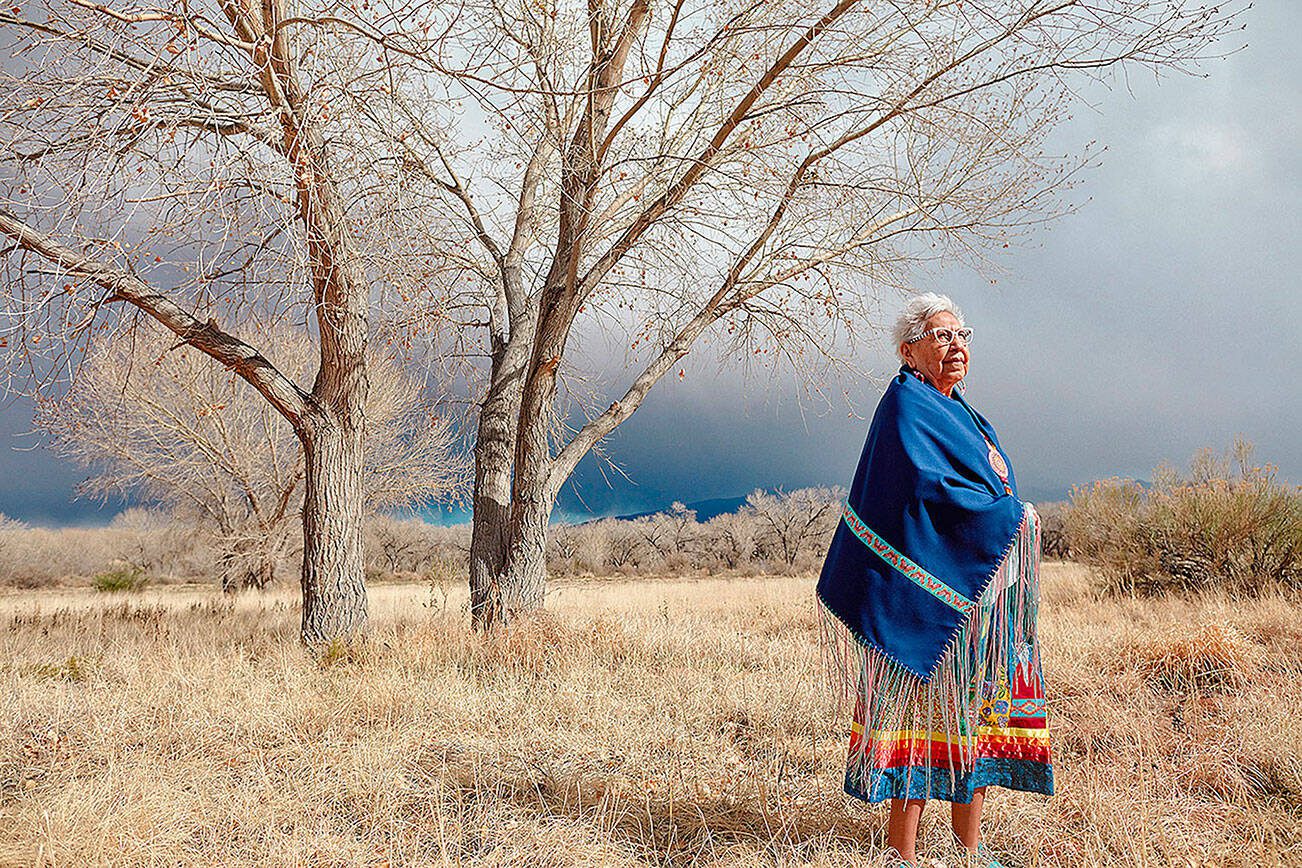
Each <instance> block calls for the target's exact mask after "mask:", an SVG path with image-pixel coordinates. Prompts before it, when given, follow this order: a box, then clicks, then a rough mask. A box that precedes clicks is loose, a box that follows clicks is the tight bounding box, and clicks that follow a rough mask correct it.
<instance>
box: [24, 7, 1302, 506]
mask: <svg viewBox="0 0 1302 868" xmlns="http://www.w3.org/2000/svg"><path fill="white" fill-rule="evenodd" d="M1244 20H1245V21H1246V23H1247V30H1246V31H1242V32H1240V33H1239V34H1236V38H1235V39H1233V40H1231V41H1230V42H1229V43H1227V44H1226V46H1225V47H1226V48H1229V47H1233V46H1234V45H1238V44H1242V43H1243V42H1246V43H1247V45H1248V47H1247V48H1246V49H1244V50H1243V51H1240V52H1238V53H1237V54H1234V55H1233V56H1231V57H1229V58H1226V59H1224V60H1220V61H1211V62H1208V63H1206V64H1204V66H1203V70H1204V71H1205V72H1208V73H1210V76H1209V77H1208V78H1195V77H1188V76H1184V75H1179V74H1171V75H1164V77H1163V78H1162V79H1161V80H1160V81H1155V80H1154V79H1153V77H1152V75H1151V74H1145V73H1132V75H1131V77H1130V78H1129V80H1128V81H1126V80H1122V79H1118V80H1116V81H1115V82H1114V83H1113V85H1112V87H1111V88H1110V89H1109V88H1102V87H1095V88H1092V89H1091V90H1089V91H1088V92H1086V93H1084V94H1083V95H1082V96H1083V98H1084V100H1085V101H1087V102H1088V103H1090V104H1092V106H1093V107H1092V108H1091V107H1090V106H1089V105H1087V104H1086V102H1085V101H1083V102H1082V103H1081V106H1080V109H1079V110H1078V111H1076V112H1075V116H1074V118H1073V119H1072V120H1071V121H1070V122H1068V123H1067V124H1065V125H1064V126H1063V127H1062V128H1060V130H1059V131H1058V132H1057V134H1056V135H1055V137H1054V139H1053V141H1052V144H1053V145H1054V147H1055V148H1056V149H1058V150H1062V151H1063V152H1076V153H1079V152H1080V150H1081V149H1082V147H1083V146H1084V144H1085V143H1086V142H1088V141H1090V140H1092V139H1097V140H1098V141H1099V142H1101V143H1104V144H1106V145H1107V148H1108V149H1107V151H1106V152H1105V153H1103V154H1102V157H1101V159H1102V164H1101V165H1100V166H1098V167H1096V168H1093V169H1091V170H1089V171H1088V172H1087V173H1086V175H1085V178H1084V182H1083V183H1082V184H1081V185H1080V186H1079V187H1078V188H1077V189H1076V190H1074V191H1073V192H1072V193H1071V194H1069V195H1070V196H1071V198H1072V199H1073V200H1074V201H1077V202H1080V203H1081V207H1080V210H1079V211H1077V212H1076V213H1074V214H1071V215H1068V216H1066V217H1064V218H1062V219H1060V220H1058V221H1055V222H1054V223H1052V224H1050V225H1049V226H1048V227H1042V228H1040V229H1038V230H1037V231H1036V234H1035V236H1034V238H1033V239H1032V240H1031V241H1030V242H1029V243H1028V244H1026V245H1024V246H1022V247H1020V248H1014V249H1010V250H1008V251H1005V252H1004V254H1003V255H1002V256H1001V258H1000V260H999V262H1000V264H1001V265H1002V266H1003V267H1004V268H1006V269H1007V270H1008V274H1006V275H1004V276H1003V277H1001V278H1000V280H999V282H998V283H997V284H995V285H990V284H989V283H988V282H987V281H985V280H984V279H982V278H981V277H980V276H978V275H975V274H972V273H969V272H966V271H960V270H954V271H950V272H947V273H945V274H942V275H939V276H933V277H931V278H928V279H927V282H926V283H925V284H920V285H919V287H918V288H919V289H933V290H936V291H939V292H945V293H947V294H949V295H951V296H952V297H953V298H954V299H955V301H956V302H958V304H959V305H960V306H961V307H962V308H963V310H964V312H965V314H966V316H967V320H968V323H969V324H970V325H972V326H973V327H974V328H975V329H976V332H977V338H976V341H975V342H974V345H973V348H972V351H973V362H972V372H971V374H970V376H969V381H968V382H969V390H968V393H967V397H968V399H969V400H970V401H971V402H972V403H973V404H974V405H975V406H976V407H977V408H978V409H980V410H981V411H982V412H983V413H985V415H986V416H988V417H989V418H990V419H991V421H992V422H993V423H994V425H995V427H996V429H997V430H998V431H999V433H1000V438H1001V440H1002V442H1003V444H1004V446H1005V447H1006V450H1007V451H1008V453H1009V455H1010V456H1011V458H1012V460H1013V464H1014V468H1015V470H1016V472H1017V476H1018V481H1019V483H1020V486H1021V489H1022V490H1021V493H1022V495H1023V497H1027V498H1033V499H1040V500H1044V499H1049V500H1053V499H1060V498H1062V497H1064V496H1065V495H1066V493H1067V491H1068V489H1069V487H1070V486H1071V485H1072V484H1075V483H1080V482H1087V481H1089V480H1092V479H1095V478H1099V477H1103V476H1112V475H1120V476H1132V477H1137V478H1147V477H1148V476H1149V474H1150V473H1151V471H1152V468H1153V467H1154V466H1155V465H1157V464H1158V463H1159V462H1162V461H1169V462H1173V463H1177V464H1181V465H1183V464H1185V463H1186V462H1187V460H1188V459H1189V457H1190V456H1191V455H1192V454H1193V452H1194V451H1195V450H1196V449H1198V448H1200V447H1203V446H1215V447H1218V448H1225V447H1227V446H1228V445H1229V444H1230V442H1231V440H1232V439H1233V437H1234V435H1235V434H1243V435H1245V436H1247V437H1248V438H1249V439H1250V440H1252V441H1253V442H1255V443H1256V445H1257V452H1258V456H1259V457H1260V458H1262V459H1265V460H1268V461H1271V462H1273V463H1275V464H1277V465H1278V466H1279V468H1280V471H1281V475H1282V476H1283V477H1285V478H1286V479H1288V480H1290V481H1292V482H1302V437H1300V436H1299V434H1298V432H1299V430H1302V386H1299V384H1298V380H1297V376H1298V371H1299V365H1298V357H1299V355H1300V354H1302V339H1300V338H1299V330H1300V329H1302V286H1300V285H1299V283H1300V281H1299V276H1298V275H1299V271H1300V267H1302V247H1300V246H1299V243H1298V242H1299V219H1298V201H1299V198H1302V52H1299V51H1298V50H1297V42H1296V40H1297V36H1298V34H1299V33H1302V3H1296V2H1290V0H1266V2H1259V3H1257V5H1256V6H1254V8H1252V9H1251V10H1249V11H1248V12H1247V13H1246V15H1245V18H1244ZM896 308H898V305H897V306H896ZM861 362H862V363H863V364H864V365H867V366H869V367H872V368H874V369H875V370H877V371H880V372H881V373H882V375H883V376H886V375H888V374H889V373H890V372H891V371H893V370H894V367H895V365H894V362H893V361H892V356H891V355H890V353H889V350H888V349H887V348H885V347H879V348H878V349H877V350H876V351H873V350H867V351H866V355H865V356H864V357H863V358H862V359H861ZM865 399H866V400H864V401H861V402H860V403H861V405H863V404H866V412H871V409H872V405H873V404H874V403H875V401H876V394H875V393H873V394H869V395H866V396H865ZM815 409H816V408H815ZM29 427H30V407H29V406H27V405H25V404H23V403H13V404H10V405H8V406H6V407H4V408H3V409H0V512H3V513H5V514H6V515H9V516H12V517H14V518H19V519H23V520H26V521H30V522H33V523H39V524H67V523H78V524H84V523H102V522H105V521H107V520H109V519H110V518H111V516H112V514H113V513H114V512H115V511H116V510H117V509H118V508H120V507H119V505H117V504H110V505H108V506H107V507H101V506H100V505H99V504H95V503H86V502H75V501H73V500H72V489H73V486H74V485H75V483H76V481H77V480H78V479H79V478H81V476H82V475H83V472H82V471H80V470H78V469H77V468H74V467H70V466H68V465H67V464H65V463H64V462H61V461H60V460H59V459H57V458H56V457H54V456H52V455H50V454H48V453H47V452H46V451H44V450H42V449H41V448H39V445H36V446H35V448H32V447H33V445H34V444H36V441H35V440H34V439H33V438H32V437H28V436H22V432H24V431H26V430H28V428H29ZM866 428H867V421H866V420H865V419H860V418H848V417H847V415H846V413H845V411H844V410H843V409H842V410H840V411H836V412H826V411H824V412H823V413H822V414H821V415H819V414H818V413H817V412H812V411H811V410H805V411H803V412H802V408H801V406H800V404H799V402H798V401H797V400H796V391H795V389H794V387H793V386H792V385H791V383H790V381H789V379H787V378H779V379H778V380H777V381H772V380H769V379H763V380H757V379H754V378H752V379H750V380H747V379H746V378H744V377H743V376H742V375H741V374H739V373H736V372H726V373H723V374H719V373H717V372H716V371H715V365H714V363H713V362H712V361H707V360H705V359H699V360H696V361H695V362H693V363H691V364H689V365H688V367H687V376H686V377H685V378H684V379H682V380H681V381H680V380H678V379H677V378H667V379H666V381H665V382H663V383H661V384H660V385H659V386H657V387H656V389H654V390H652V393H651V395H650V396H649V397H648V399H647V401H646V403H645V404H644V405H643V407H642V409H641V410H639V411H638V412H637V413H636V414H635V415H634V416H633V418H632V419H631V420H629V421H628V422H627V423H625V424H624V426H623V427H622V428H621V429H619V431H617V432H616V433H615V434H614V435H613V436H612V437H611V438H610V440H609V441H608V445H607V452H608V453H609V455H610V457H611V459H612V460H613V461H614V462H615V463H617V464H618V465H619V467H620V469H621V470H622V474H623V475H619V474H612V472H611V471H610V469H609V468H608V467H602V466H601V465H600V464H599V463H598V462H596V461H594V460H591V459H585V461H584V462H583V464H581V465H580V469H579V472H578V473H576V475H575V478H574V480H573V482H572V483H571V484H570V485H568V486H567V487H566V489H565V492H564V494H563V495H562V500H561V504H560V511H561V513H562V514H563V515H566V516H570V515H574V514H578V513H582V512H586V511H588V510H591V511H592V512H595V513H598V514H608V513H613V512H629V511H636V510H641V509H646V508H654V507H659V506H663V505H665V504H667V503H669V502H670V501H673V500H683V501H693V500H700V499H705V498H711V497H726V496H733V495H741V494H745V493H746V492H748V491H750V490H752V489H754V488H757V487H766V488H776V487H785V488H794V487H799V486H805V485H846V484H848V482H849V480H850V477H851V475H852V474H853V472H854V464H855V461H856V460H857V458H858V455H859V451H860V449H861V448H862V446H863V439H864V434H865V432H866ZM625 476H626V477H627V478H624V477H625Z"/></svg>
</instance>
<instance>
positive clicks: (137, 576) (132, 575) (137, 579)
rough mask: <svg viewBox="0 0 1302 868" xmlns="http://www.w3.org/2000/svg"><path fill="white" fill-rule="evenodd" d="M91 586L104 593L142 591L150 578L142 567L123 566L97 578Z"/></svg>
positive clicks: (103, 573)
mask: <svg viewBox="0 0 1302 868" xmlns="http://www.w3.org/2000/svg"><path fill="white" fill-rule="evenodd" d="M91 584H92V585H93V586H94V588H95V590H97V591H102V592H104V593H117V592H120V591H141V590H144V588H145V587H146V586H147V585H148V584H149V576H148V575H146V574H145V571H144V570H142V569H141V568H140V567H136V566H132V565H131V564H122V565H120V566H118V567H117V568H116V569H112V570H107V571H105V572H102V573H100V574H99V575H97V576H95V578H94V580H93V581H92V582H91Z"/></svg>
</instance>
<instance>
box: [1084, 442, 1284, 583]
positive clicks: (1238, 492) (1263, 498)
mask: <svg viewBox="0 0 1302 868" xmlns="http://www.w3.org/2000/svg"><path fill="white" fill-rule="evenodd" d="M1252 451H1253V450H1252V446H1251V444H1249V443H1248V442H1247V441H1245V440H1242V439H1238V440H1236V441H1235V444H1234V447H1233V449H1232V450H1231V451H1230V454H1229V455H1228V456H1225V457H1221V456H1217V455H1216V454H1215V453H1214V452H1212V451H1211V450H1208V449H1204V450H1202V451H1200V452H1199V453H1198V454H1197V455H1196V456H1195V457H1194V460H1193V462H1192V465H1191V467H1190V471H1189V473H1187V474H1183V473H1180V472H1179V471H1177V470H1175V469H1173V468H1170V467H1159V468H1158V469H1157V470H1156V471H1155V472H1154V481H1153V484H1152V486H1151V487H1149V488H1145V487H1144V486H1143V485H1141V484H1140V483H1138V482H1135V481H1133V480H1121V479H1107V480H1100V481H1098V482H1095V483H1093V484H1092V485H1090V486H1086V487H1077V488H1076V489H1074V490H1073V491H1072V496H1071V504H1070V506H1069V507H1068V508H1067V509H1066V510H1065V512H1064V515H1063V521H1064V524H1065V538H1066V544H1067V546H1068V547H1069V549H1070V551H1071V552H1072V555H1073V556H1074V557H1076V558H1077V559H1079V560H1081V561H1083V562H1085V563H1088V564H1091V565H1093V566H1096V567H1098V568H1099V569H1100V571H1101V574H1102V575H1103V576H1104V579H1105V581H1106V582H1107V584H1108V586H1109V587H1110V588H1112V589H1128V590H1136V591H1158V590H1163V589H1167V588H1177V589H1181V590H1192V589H1202V588H1223V589H1225V590H1228V591H1231V592H1235V593H1257V592H1260V591H1262V590H1267V589H1271V588H1279V587H1287V588H1300V587H1302V489H1299V488H1298V487H1296V486H1286V485H1284V484H1282V483H1280V482H1279V481H1277V479H1276V469H1275V467H1273V466H1272V465H1269V464H1265V465H1257V464H1253V463H1252V460H1251V459H1252Z"/></svg>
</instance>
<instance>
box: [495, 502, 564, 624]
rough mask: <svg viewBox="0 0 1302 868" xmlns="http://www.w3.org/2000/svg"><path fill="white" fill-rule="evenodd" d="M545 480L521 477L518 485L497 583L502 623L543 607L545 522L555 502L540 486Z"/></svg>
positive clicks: (545, 551)
mask: <svg viewBox="0 0 1302 868" xmlns="http://www.w3.org/2000/svg"><path fill="white" fill-rule="evenodd" d="M544 480H545V477H544ZM544 480H537V479H527V480H523V483H524V484H523V485H520V486H519V487H518V488H517V495H516V502H515V509H514V510H513V513H512V516H511V524H510V534H509V537H510V543H511V544H510V546H509V548H508V549H507V553H506V562H505V564H503V566H502V575H501V578H500V580H499V583H498V584H499V595H500V610H501V614H500V617H501V619H502V621H503V622H504V623H510V621H511V620H512V619H513V618H515V617H516V616H517V615H520V614H525V613H528V612H533V611H535V610H537V609H541V608H542V604H543V592H544V591H545V590H546V588H547V522H548V520H549V519H550V518H551V514H552V506H553V504H554V498H552V497H551V496H549V495H548V494H547V493H546V491H545V490H544V489H543V483H544ZM535 492H536V496H535ZM521 494H523V497H522V496H521Z"/></svg>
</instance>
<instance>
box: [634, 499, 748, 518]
mask: <svg viewBox="0 0 1302 868" xmlns="http://www.w3.org/2000/svg"><path fill="white" fill-rule="evenodd" d="M745 503H746V495H744V494H743V495H742V496H741V497H712V498H710V499H709V500H694V501H692V502H691V503H687V504H684V506H686V507H687V508H688V509H690V510H694V511H695V512H696V520H697V521H709V520H710V519H712V518H714V517H715V516H716V515H723V514H724V513H729V512H736V511H737V510H739V509H741V507H742V506H744V505H745ZM668 511H669V507H667V506H666V507H664V508H662V509H652V510H648V511H647V512H633V513H629V514H628V515H617V516H614V517H615V518H617V519H620V520H623V521H628V520H629V519H634V518H645V517H646V516H649V515H658V514H660V513H662V512H668Z"/></svg>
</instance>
